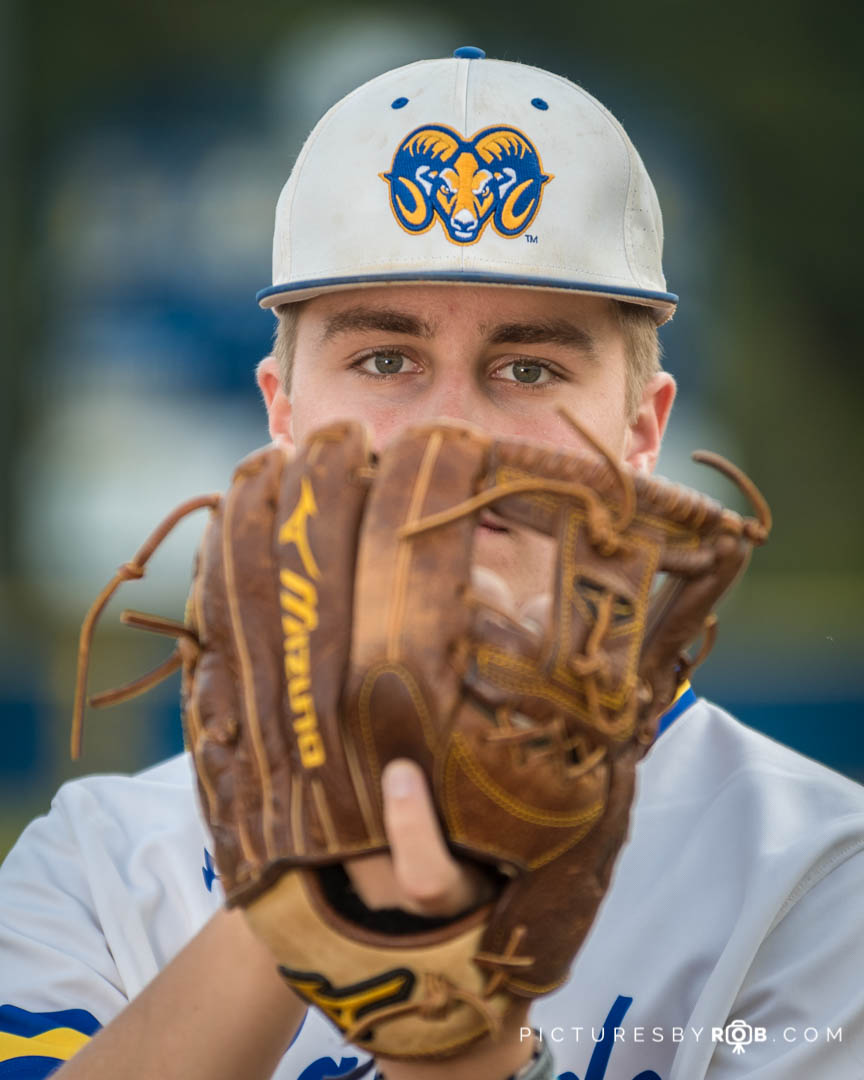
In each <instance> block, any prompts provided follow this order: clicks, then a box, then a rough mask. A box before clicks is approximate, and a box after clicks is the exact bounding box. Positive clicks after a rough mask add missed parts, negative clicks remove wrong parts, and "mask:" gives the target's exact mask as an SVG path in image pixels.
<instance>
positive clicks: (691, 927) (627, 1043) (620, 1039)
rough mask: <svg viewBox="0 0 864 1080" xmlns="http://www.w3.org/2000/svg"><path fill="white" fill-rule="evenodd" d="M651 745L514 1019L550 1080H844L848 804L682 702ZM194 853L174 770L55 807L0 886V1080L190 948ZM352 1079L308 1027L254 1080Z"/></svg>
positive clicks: (315, 1026)
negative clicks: (576, 921)
mask: <svg viewBox="0 0 864 1080" xmlns="http://www.w3.org/2000/svg"><path fill="white" fill-rule="evenodd" d="M673 720H674V723H673V722H671V721H673ZM664 727H665V730H664V732H663V734H662V735H661V736H660V737H659V739H658V741H657V742H656V743H655V745H654V746H653V747H652V749H651V751H650V753H649V754H648V755H647V757H646V758H645V760H644V761H643V762H642V764H641V765H640V767H639V786H638V794H637V801H636V805H635V811H634V817H633V824H632V830H631V836H630V839H629V841H628V843H627V845H626V847H625V848H624V850H623V851H622V853H621V856H620V858H619V861H618V863H617V865H616V870H615V876H614V881H613V886H612V888H611V890H610V892H609V894H608V896H607V897H606V899H605V901H604V903H603V905H602V907H601V909H600V912H599V914H598V917H597V920H596V922H595V924H594V926H593V928H592V930H591V933H590V935H589V937H588V939H587V940H586V941H585V943H584V945H583V947H582V949H581V950H580V952H579V955H578V957H577V960H576V963H575V964H574V966H573V970H572V973H571V977H570V979H569V981H568V983H567V985H566V986H565V987H563V988H562V989H561V990H560V991H558V992H557V993H556V994H554V995H552V996H550V997H549V998H546V999H543V1000H541V1001H538V1002H537V1003H536V1005H535V1006H534V1008H533V1010H532V1022H533V1023H534V1024H536V1025H537V1026H539V1027H540V1028H541V1029H542V1033H543V1036H544V1037H545V1038H546V1039H548V1040H549V1042H550V1044H551V1047H552V1050H553V1054H554V1057H555V1061H556V1066H557V1071H558V1075H559V1077H560V1080H732V1078H735V1080H739V1078H742V1077H748V1078H751V1080H781V1078H782V1080H796V1078H801V1080H804V1078H807V1080H813V1078H817V1077H818V1078H819V1080H861V1078H862V1077H864V932H862V931H864V928H862V917H861V915H862V898H864V851H862V849H864V789H862V788H861V787H859V786H858V785H857V784H854V783H852V782H851V781H849V780H846V779H844V778H843V777H841V776H839V775H837V774H835V773H833V772H830V771H829V770H827V769H825V768H823V767H822V766H820V765H818V764H816V763H814V762H812V761H810V760H808V759H807V758H804V757H801V756H800V755H798V754H796V753H794V752H792V751H790V750H788V749H786V748H785V747H782V746H780V745H778V744H777V743H774V742H772V741H771V740H769V739H766V738H764V737H763V736H761V735H759V734H757V733H755V732H754V731H752V730H750V729H748V728H746V727H744V726H743V725H741V724H739V723H738V722H737V721H736V720H734V719H733V718H732V717H730V716H729V715H728V714H727V713H725V712H723V711H722V710H721V709H718V708H717V707H715V706H713V705H711V704H709V703H708V702H706V701H704V700H698V701H697V700H696V698H695V697H694V696H693V694H692V691H688V692H687V693H686V694H685V695H684V696H683V697H682V698H681V699H680V701H679V702H678V704H677V705H676V706H674V707H673V710H671V712H670V713H669V714H667V717H666V718H664ZM211 851H212V847H211V844H210V840H209V837H208V834H207V830H206V827H205V825H204V823H203V821H202V819H201V816H200V814H199V810H198V806H197V801H196V793H195V785H194V777H193V774H192V767H191V763H190V760H189V758H188V757H187V756H186V755H181V756H179V757H176V758H173V759H172V760H170V761H167V762H165V763H164V764H161V765H159V766H157V767H155V768H152V769H148V770H147V771H145V772H143V773H140V774H139V775H137V776H134V777H119V776H99V777H92V778H88V779H84V780H76V781H73V782H71V783H69V784H66V785H65V786H64V787H63V788H61V790H60V792H59V793H58V795H57V796H56V798H55V800H54V803H53V805H52V808H51V811H50V813H49V814H48V815H47V816H45V817H43V818H40V819H38V820H37V821H35V822H33V824H31V825H30V826H29V827H28V828H27V829H26V831H25V832H24V834H23V835H22V837H21V839H20V840H19V842H18V844H17V845H16V847H15V848H14V849H13V851H12V852H11V853H10V854H9V856H8V858H7V860H6V862H5V864H4V866H3V868H2V871H0V1080H9V1078H13V1077H14V1078H24V1077H28V1078H36V1077H43V1076H47V1075H48V1073H49V1072H50V1071H51V1070H52V1069H53V1068H56V1067H57V1065H58V1063H59V1062H61V1061H63V1060H66V1059H67V1058H68V1057H70V1056H71V1055H72V1054H73V1053H74V1052H75V1050H76V1049H78V1048H79V1047H80V1046H81V1045H82V1044H83V1043H84V1042H86V1041H87V1039H88V1038H89V1037H90V1036H91V1035H92V1034H93V1033H94V1032H95V1031H97V1030H98V1028H99V1026H100V1025H104V1024H107V1023H108V1022H109V1021H110V1020H111V1019H112V1017H114V1016H116V1014H117V1013H118V1012H119V1011H120V1010H121V1009H122V1008H123V1007H124V1006H125V1005H126V1003H127V1002H128V1001H129V1000H130V999H132V998H134V997H135V995H136V994H138V993H139V991H140V990H141V989H142V988H143V987H144V986H145V985H146V984H147V983H148V981H149V980H150V979H152V978H153V976H154V975H155V974H156V973H157V972H158V971H159V969H160V968H162V967H164V966H165V965H166V964H167V963H168V962H169V961H170V960H171V958H172V957H173V956H174V955H175V954H176V953H177V952H178V951H179V950H180V949H181V948H182V946H183V945H184V944H185V943H186V942H187V941H188V940H189V939H190V938H191V937H192V936H193V935H194V934H195V933H196V931H198V930H199V929H200V928H201V927H202V926H203V924H204V923H205V922H206V921H207V920H208V918H210V916H211V915H212V914H213V913H214V912H215V911H216V910H217V909H218V908H219V906H220V905H221V902H222V894H221V890H220V886H219V882H218V878H217V877H216V875H215V870H214V866H213V861H212V857H211V854H210V852H211ZM563 917H565V916H564V913H563V912H562V918H563ZM366 1057H367V1054H366V1053H365V1052H364V1051H362V1050H360V1049H356V1048H353V1047H351V1046H346V1045H345V1044H344V1043H343V1042H342V1040H341V1037H340V1035H339V1033H338V1032H337V1031H336V1030H335V1029H334V1028H332V1027H331V1026H330V1025H329V1023H328V1022H326V1021H325V1020H324V1019H322V1017H321V1016H320V1015H318V1014H317V1013H313V1012H310V1013H309V1014H308V1015H307V1018H306V1020H305V1022H304V1024H303V1026H302V1027H301V1029H300V1031H299V1033H298V1035H297V1037H296V1038H295V1040H294V1042H293V1043H292V1045H291V1047H290V1048H289V1050H288V1052H287V1053H286V1055H285V1057H284V1059H283V1060H282V1063H281V1064H280V1067H279V1068H278V1070H277V1072H276V1073H275V1074H274V1075H275V1077H277V1078H278V1080H321V1078H322V1077H325V1076H339V1075H342V1074H344V1073H347V1072H349V1071H350V1070H351V1069H353V1068H354V1067H355V1066H356V1065H357V1064H358V1063H362V1062H363V1061H364V1060H365V1059H366ZM489 1080H495V1078H489Z"/></svg>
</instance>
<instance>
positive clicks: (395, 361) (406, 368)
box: [351, 349, 419, 379]
mask: <svg viewBox="0 0 864 1080" xmlns="http://www.w3.org/2000/svg"><path fill="white" fill-rule="evenodd" d="M351 366H352V368H353V369H354V370H355V371H356V372H357V373H358V374H359V375H366V376H368V377H370V378H373V379H382V378H386V377H387V376H388V375H400V374H403V375H407V374H414V373H415V372H416V371H417V370H419V369H418V365H417V364H416V363H415V362H414V361H413V360H412V359H411V358H410V357H409V356H407V355H406V354H405V353H404V352H401V351H400V350H399V349H376V350H375V351H374V352H367V353H365V354H364V355H363V356H360V357H358V359H357V360H355V361H354V363H353V364H352V365H351Z"/></svg>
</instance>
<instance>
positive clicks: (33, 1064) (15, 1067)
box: [0, 1057, 65, 1080]
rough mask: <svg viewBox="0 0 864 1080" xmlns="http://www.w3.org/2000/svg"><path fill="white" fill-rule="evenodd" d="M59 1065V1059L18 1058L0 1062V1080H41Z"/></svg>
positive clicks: (60, 1063) (63, 1063)
mask: <svg viewBox="0 0 864 1080" xmlns="http://www.w3.org/2000/svg"><path fill="white" fill-rule="evenodd" d="M61 1065H65V1062H64V1061H61V1060H60V1058H48V1057H19V1058H11V1059H10V1060H9V1061H0V1080H43V1078H44V1077H46V1076H50V1075H51V1073H53V1072H54V1071H55V1070H56V1069H58V1068H59V1067H60V1066H61Z"/></svg>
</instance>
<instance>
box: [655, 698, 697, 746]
mask: <svg viewBox="0 0 864 1080" xmlns="http://www.w3.org/2000/svg"><path fill="white" fill-rule="evenodd" d="M695 704H696V695H695V694H694V693H693V688H692V687H688V688H687V689H686V690H685V691H684V693H683V694H682V695H681V697H679V698H678V700H677V701H676V702H675V704H674V705H673V706H672V707H671V708H669V709H667V710H666V712H665V713H663V715H662V716H661V717H660V724H659V726H658V728H657V738H658V739H659V738H660V736H661V735H662V734H663V732H664V731H665V730H666V729H667V728H668V727H670V725H672V724H673V723H674V722H675V721H676V720H677V719H678V717H679V716H680V715H681V713H683V712H686V711H687V710H688V709H689V708H690V706H691V705H695Z"/></svg>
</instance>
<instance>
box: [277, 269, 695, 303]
mask: <svg viewBox="0 0 864 1080" xmlns="http://www.w3.org/2000/svg"><path fill="white" fill-rule="evenodd" d="M399 281H406V282H408V281H418V282H421V281H443V282H458V283H462V284H465V283H466V282H474V283H476V284H481V285H484V284H485V285H522V286H524V287H526V288H534V289H571V290H572V291H573V292H588V293H591V292H596V293H603V294H604V295H606V296H624V297H626V296H630V297H633V298H638V299H641V300H656V301H657V302H658V303H662V304H677V303H678V297H677V295H676V294H675V293H670V292H653V291H652V290H650V289H616V288H613V287H607V286H605V285H598V284H597V283H596V282H587V281H564V280H562V279H561V278H541V277H530V278H526V277H525V275H523V274H497V273H492V272H489V271H484V270H464V271H463V270H417V271H414V272H406V273H393V272H391V273H387V274H351V275H348V276H347V277H330V278H309V279H307V280H306V281H293V282H290V283H288V284H285V285H268V287H267V288H266V289H260V290H259V291H258V292H257V293H256V294H255V299H256V300H257V301H258V303H259V304H261V303H262V302H263V301H264V300H266V299H267V298H268V297H270V296H278V295H279V294H282V293H284V294H288V293H295V292H300V291H301V290H302V289H321V290H322V291H324V290H326V289H336V288H339V287H341V286H349V285H371V284H374V283H375V282H381V283H384V282H389V283H393V282H399Z"/></svg>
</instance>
